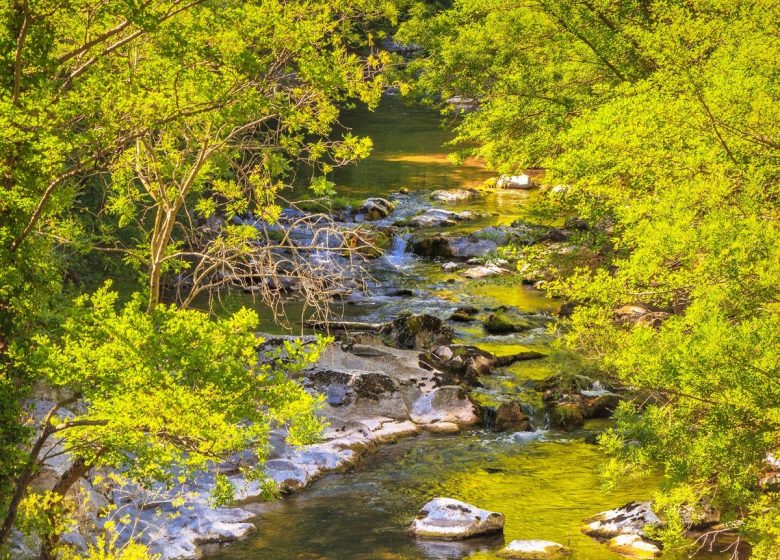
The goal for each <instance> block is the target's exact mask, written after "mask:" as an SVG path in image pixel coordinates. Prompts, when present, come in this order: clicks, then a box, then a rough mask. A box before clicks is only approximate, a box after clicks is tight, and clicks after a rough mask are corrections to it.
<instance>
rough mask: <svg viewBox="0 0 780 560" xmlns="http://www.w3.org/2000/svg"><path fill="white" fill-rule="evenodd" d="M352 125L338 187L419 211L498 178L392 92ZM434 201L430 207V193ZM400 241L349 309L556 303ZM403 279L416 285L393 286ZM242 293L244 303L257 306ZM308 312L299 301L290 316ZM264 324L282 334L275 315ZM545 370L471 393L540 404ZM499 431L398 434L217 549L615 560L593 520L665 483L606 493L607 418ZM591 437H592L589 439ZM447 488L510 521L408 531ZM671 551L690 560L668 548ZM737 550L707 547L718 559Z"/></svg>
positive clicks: (509, 200) (279, 559)
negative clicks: (432, 259) (512, 547)
mask: <svg viewBox="0 0 780 560" xmlns="http://www.w3.org/2000/svg"><path fill="white" fill-rule="evenodd" d="M344 122H345V123H346V124H347V125H349V126H352V127H353V128H354V129H355V132H356V133H358V134H363V135H369V136H371V137H372V138H373V140H374V143H375V146H374V151H373V153H372V155H371V157H370V158H369V159H367V160H366V161H363V162H361V163H360V164H358V165H356V166H353V167H350V168H346V169H342V170H339V171H338V173H337V174H336V175H335V179H336V182H337V186H338V190H339V192H340V194H343V195H347V196H349V197H351V198H355V199H364V198H366V197H369V196H382V197H388V196H391V194H392V193H394V192H396V191H398V190H399V189H402V188H403V189H408V190H409V191H410V193H409V194H408V195H405V196H404V197H400V198H398V199H396V200H398V201H399V202H398V204H399V205H406V206H409V207H412V208H413V207H414V205H415V204H422V202H421V201H423V200H427V196H426V195H427V193H428V192H430V190H432V189H437V188H456V187H468V186H475V185H478V184H480V183H482V182H483V181H484V180H485V179H487V178H489V177H491V176H494V174H493V173H490V172H488V171H486V170H484V169H482V168H481V167H480V166H479V165H477V164H476V163H475V162H467V163H466V164H465V165H462V166H455V165H453V164H452V163H450V161H449V160H448V157H447V156H448V153H449V152H448V150H447V149H446V148H444V147H442V145H443V144H444V143H445V142H446V141H447V140H448V139H449V136H448V134H447V133H445V132H444V131H442V130H441V129H440V127H439V116H438V115H437V114H435V113H434V112H432V111H429V110H426V109H423V108H419V107H406V106H404V105H403V104H402V103H401V102H400V101H399V100H398V99H397V98H394V97H390V98H386V99H385V101H384V102H383V103H382V105H381V106H380V108H379V109H378V110H377V111H375V112H373V113H367V112H366V111H359V110H356V111H353V112H350V113H348V114H347V115H345V118H344ZM534 196H535V194H533V193H528V192H523V191H503V192H497V193H491V194H490V195H488V197H486V198H485V199H483V200H481V201H479V202H478V203H476V204H471V205H469V204H466V205H459V206H458V209H459V210H461V209H467V210H473V211H475V212H479V213H480V214H482V215H483V217H482V218H481V219H480V220H477V221H474V222H469V223H468V224H467V225H464V226H459V227H462V228H466V229H477V228H480V227H484V226H485V225H490V224H505V223H510V222H512V221H513V220H514V219H516V218H518V217H521V216H523V214H524V212H525V210H526V209H527V208H528V207H529V205H531V204H533V201H534ZM428 205H429V206H430V202H428ZM404 247H405V242H404V239H403V238H399V239H398V240H397V242H396V243H395V244H394V247H393V249H392V250H391V251H390V252H389V254H388V255H386V256H385V257H383V258H382V259H379V260H378V262H376V263H375V264H374V268H373V269H372V274H373V275H374V276H375V277H376V278H377V281H378V282H377V283H376V284H375V286H374V289H373V290H372V293H371V294H370V295H368V296H366V297H362V298H358V299H356V300H354V301H351V302H349V303H348V304H346V305H345V306H344V307H343V310H344V312H345V314H346V315H347V316H348V317H352V318H360V319H365V320H385V319H388V318H392V317H394V316H395V315H396V314H397V313H398V312H399V311H401V310H410V311H413V312H417V313H420V312H428V313H434V314H438V315H440V316H442V317H446V316H447V315H448V314H449V313H450V312H451V311H452V309H454V308H455V307H456V306H458V305H464V304H468V305H476V306H481V307H483V308H484V307H490V306H497V305H507V306H514V307H516V308H517V309H519V310H521V311H526V312H539V313H550V312H554V311H555V310H556V308H557V306H558V303H557V302H555V301H553V300H550V299H547V298H546V297H545V295H544V293H542V292H539V291H537V290H534V289H533V288H531V287H528V286H524V285H522V284H521V283H520V282H519V281H517V280H512V279H507V278H505V277H501V278H499V279H487V280H478V281H474V280H466V279H465V278H463V277H462V276H461V275H459V274H458V273H444V272H442V271H441V268H440V266H439V265H438V264H435V263H429V262H424V261H421V260H418V259H416V258H414V257H412V256H411V255H409V254H406V253H405V252H404ZM399 287H403V288H407V289H409V290H411V291H412V295H411V296H409V295H408V294H407V295H405V296H403V297H397V296H393V295H390V294H391V293H392V291H393V290H394V289H397V288H399ZM248 302H249V301H248V300H239V302H237V303H248ZM296 314H299V310H296V311H295V312H294V313H292V314H291V316H294V315H296ZM453 327H454V328H455V329H456V333H457V336H458V337H459V339H460V341H461V342H463V343H467V344H476V345H478V346H480V347H482V348H484V349H486V350H489V351H491V352H493V353H496V354H500V355H502V354H509V353H513V352H517V351H519V350H525V349H544V348H546V346H547V344H548V343H549V338H548V336H546V335H545V334H544V333H543V332H538V331H534V332H531V333H530V334H529V333H520V334H514V335H508V336H485V333H484V332H483V330H482V327H481V325H479V324H477V326H473V325H465V326H464V325H463V324H453ZM264 328H266V330H278V327H276V326H275V325H274V324H273V323H272V321H270V319H269V320H267V321H266V323H265V324H264ZM547 375H549V368H548V366H547V364H545V363H544V361H536V362H533V361H531V362H520V363H518V364H516V365H515V366H512V367H510V368H507V369H506V370H504V371H502V372H500V373H498V374H496V375H494V376H492V377H491V378H490V379H489V380H487V382H486V387H485V388H483V389H480V390H478V391H477V392H476V393H475V395H474V396H475V397H476V398H477V399H478V400H482V401H488V402H489V401H500V400H502V399H505V398H519V399H521V400H523V401H524V402H528V403H533V402H536V401H537V400H538V395H535V394H534V392H533V391H532V390H530V389H529V388H528V387H527V382H528V381H529V380H539V379H543V378H545V377H546V376H547ZM542 423H543V420H542V419H540V418H538V419H537V424H538V425H539V426H537V427H538V428H540V429H538V430H537V431H536V432H524V433H517V434H506V433H504V434H497V433H492V432H488V431H484V430H479V429H478V430H472V431H468V432H466V433H462V434H458V435H450V436H443V435H440V436H434V435H424V436H420V437H415V438H410V439H406V440H402V441H400V442H398V443H396V444H393V445H390V446H387V447H385V448H383V449H381V450H380V451H379V452H377V453H376V454H374V455H371V456H369V457H367V458H366V459H365V460H364V461H362V462H361V463H360V464H359V466H358V467H356V468H355V469H354V470H352V471H351V472H348V473H342V474H332V475H328V476H326V477H324V478H323V479H321V480H319V481H317V482H315V483H314V484H313V485H312V486H311V487H309V488H308V489H306V490H304V491H303V492H302V493H300V494H297V495H293V496H289V497H287V498H285V499H283V500H280V501H278V502H276V503H273V504H262V505H257V506H255V508H256V511H257V512H258V519H257V526H258V531H257V532H256V533H255V534H254V535H252V536H251V537H250V538H249V539H248V540H245V541H242V542H238V543H233V544H231V545H228V546H225V547H221V548H216V549H213V550H210V551H209V552H211V553H212V554H213V555H214V556H213V558H214V559H215V560H238V559H241V560H283V559H284V560H287V559H318V560H320V559H332V560H337V559H338V560H349V559H354V560H362V559H365V560H369V559H388V560H389V559H393V560H400V559H409V560H411V559H415V560H418V559H419V560H423V559H450V558H452V559H455V558H465V557H469V558H471V559H472V560H487V559H495V558H497V556H496V555H495V552H496V551H497V550H498V549H499V548H500V544H501V543H502V542H504V541H506V542H507V543H508V542H509V541H510V540H512V539H521V538H532V539H549V540H553V541H558V542H560V543H562V544H564V545H567V546H569V547H570V548H572V549H573V551H574V553H573V555H572V556H571V558H573V559H575V560H609V559H618V558H621V556H619V555H616V554H613V553H611V552H609V551H608V550H607V549H606V547H605V546H604V545H603V544H600V543H598V542H596V541H594V540H593V539H590V538H588V537H585V536H584V535H582V534H581V533H580V531H579V528H580V526H581V525H582V521H583V519H585V518H586V517H588V516H591V515H593V514H595V513H597V512H600V511H603V510H605V509H609V508H612V507H616V506H619V505H622V504H624V503H626V502H628V501H631V500H641V499H649V498H651V497H652V494H653V490H654V488H655V482H654V480H653V479H652V477H651V478H649V479H648V480H646V481H644V482H632V483H630V484H627V485H624V486H623V487H621V488H619V489H617V490H615V491H611V492H608V491H606V490H605V489H604V488H603V487H602V486H601V482H600V479H599V470H600V466H601V462H602V460H603V457H602V456H601V454H600V452H599V449H598V447H597V446H595V445H593V444H592V443H588V441H592V439H593V438H592V436H593V434H595V433H597V432H598V431H600V430H602V429H603V428H604V427H605V425H606V424H608V421H603V420H601V421H589V422H588V423H587V424H586V425H585V427H584V428H583V429H581V430H578V431H576V432H572V433H568V434H564V433H560V432H555V431H545V430H543V429H541V428H542V426H541V424H542ZM589 436H590V437H589ZM437 496H447V497H453V498H458V499H462V500H465V501H467V502H469V503H472V504H474V505H476V506H479V507H481V508H486V509H490V510H493V511H500V512H502V513H503V514H504V515H505V516H506V527H505V534H504V536H503V537H499V539H498V541H496V539H495V538H494V539H490V540H487V541H485V540H480V539H476V540H470V541H465V542H461V543H436V542H430V541H418V540H413V539H411V538H409V537H408V536H407V534H406V529H407V527H408V526H409V524H410V522H411V520H412V519H413V518H414V516H415V515H416V513H417V511H418V510H419V509H420V507H421V506H422V505H423V504H425V503H426V502H427V501H428V500H429V499H431V498H433V497H437ZM664 557H665V558H678V557H679V558H682V557H685V555H684V554H680V555H678V556H676V555H673V554H666V555H665V556H664ZM726 557H728V555H715V554H709V555H706V558H708V559H713V560H714V559H716V558H726Z"/></svg>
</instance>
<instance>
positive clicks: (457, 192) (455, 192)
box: [431, 189, 482, 203]
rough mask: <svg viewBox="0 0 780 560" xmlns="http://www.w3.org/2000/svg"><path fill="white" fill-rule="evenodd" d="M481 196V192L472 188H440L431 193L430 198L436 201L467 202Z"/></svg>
mask: <svg viewBox="0 0 780 560" xmlns="http://www.w3.org/2000/svg"><path fill="white" fill-rule="evenodd" d="M481 197H482V193H480V192H479V191H477V190H474V189H440V190H437V191H433V192H432V193H431V200H436V201H438V202H450V203H455V202H468V201H472V200H477V199H479V198H481Z"/></svg>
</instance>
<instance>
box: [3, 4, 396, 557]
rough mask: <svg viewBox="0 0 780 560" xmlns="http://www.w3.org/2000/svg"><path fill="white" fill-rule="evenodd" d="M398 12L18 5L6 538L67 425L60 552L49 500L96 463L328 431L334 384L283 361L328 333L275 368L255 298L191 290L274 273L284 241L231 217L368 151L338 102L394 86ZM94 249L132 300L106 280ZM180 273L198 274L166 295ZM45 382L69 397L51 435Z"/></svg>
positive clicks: (6, 360)
mask: <svg viewBox="0 0 780 560" xmlns="http://www.w3.org/2000/svg"><path fill="white" fill-rule="evenodd" d="M395 15H396V7H395V4H394V3H393V2H389V1H384V0H359V1H353V0H350V1H340V0H339V1H335V2H334V1H329V2H325V1H319V0H316V1H294V2H288V1H279V0H262V1H261V0H258V1H228V2H224V1H219V2H217V1H210V0H205V1H204V0H192V1H190V0H164V1H156V0H155V1H152V0H141V1H124V0H117V1H109V2H106V1H102V0H101V1H92V0H83V1H76V2H61V1H49V0H14V1H12V2H4V3H3V5H2V6H0V68H2V70H1V71H0V130H2V134H0V182H2V185H3V188H2V192H0V403H1V404H2V407H1V412H0V414H1V415H2V424H1V425H0V426H1V427H0V431H1V433H0V457H1V459H0V518H2V521H1V522H0V552H2V551H3V550H4V549H5V545H7V542H8V537H9V534H10V532H11V530H12V529H14V528H15V527H16V526H17V525H18V523H17V522H18V521H19V516H18V513H19V510H20V507H21V508H22V509H24V507H25V505H30V504H32V503H33V502H34V500H33V501H30V500H27V501H25V500H26V499H27V498H28V497H29V492H28V490H29V484H30V480H31V477H32V476H33V475H34V474H35V473H36V472H37V471H38V470H39V469H40V468H41V462H42V458H41V456H40V451H41V449H42V448H43V446H44V445H46V444H47V442H49V440H51V439H52V438H55V437H56V438H58V439H59V438H62V439H63V440H64V445H65V448H66V449H67V451H69V452H70V453H71V455H72V456H73V458H74V464H73V467H72V469H69V472H66V473H65V475H63V476H62V477H61V479H60V480H59V481H58V482H57V483H56V484H55V485H54V488H53V489H51V492H50V494H51V495H52V496H53V497H51V498H42V499H41V500H42V501H41V500H39V501H38V503H37V507H38V513H40V512H41V511H43V513H44V518H48V520H47V521H46V523H47V524H48V525H46V524H44V525H45V527H44V529H45V531H44V532H48V535H46V538H44V540H43V545H42V550H41V557H42V558H51V557H53V555H54V554H58V553H60V552H62V551H59V552H58V549H57V547H58V532H59V531H61V527H58V526H57V519H56V515H55V510H56V509H57V508H55V507H53V506H52V507H48V506H51V505H52V504H54V503H55V501H56V500H58V499H59V498H57V497H56V496H57V495H60V496H65V495H66V493H67V491H68V489H69V487H70V486H71V485H72V484H73V482H74V480H75V479H76V478H77V477H78V474H79V472H86V471H87V470H89V469H90V468H92V467H97V466H112V467H116V468H118V469H121V470H122V471H123V472H125V473H126V474H127V475H128V476H131V477H133V478H136V479H138V480H141V481H145V480H159V479H163V480H164V479H165V478H166V477H170V476H171V473H172V472H174V471H175V472H180V473H187V472H190V471H192V470H193V469H196V468H199V467H203V466H204V465H205V464H206V462H208V461H214V460H218V459H224V458H225V457H227V456H229V455H230V454H231V453H234V452H236V451H238V450H240V449H241V450H243V449H247V448H253V449H255V450H256V451H257V453H258V455H259V458H260V459H261V460H262V457H263V450H264V446H265V443H266V440H267V436H268V431H269V429H270V428H271V427H279V426H282V425H287V426H288V428H289V434H290V440H291V441H292V442H294V443H295V442H298V443H300V442H302V441H308V440H310V439H311V438H312V437H315V436H316V434H317V432H318V430H319V429H320V428H321V426H320V423H319V421H318V420H316V418H315V417H314V416H313V413H314V409H315V408H316V399H313V398H312V397H310V396H309V395H308V394H307V393H305V392H304V391H303V390H302V388H301V387H300V386H299V385H298V384H297V383H296V382H294V381H290V379H289V377H288V376H286V375H285V374H289V373H290V372H291V371H294V370H295V369H296V368H298V367H301V366H303V365H305V364H306V363H308V362H309V361H310V360H311V359H313V357H314V356H316V354H317V350H316V348H314V349H313V350H312V351H311V352H308V351H304V350H303V349H302V348H296V347H294V346H293V345H288V348H287V349H286V350H287V359H286V360H285V361H284V362H281V361H278V360H271V361H270V362H268V364H266V365H262V366H261V365H259V364H258V361H257V359H258V357H257V348H258V344H259V341H258V340H257V339H256V338H255V336H254V334H253V333H252V331H253V330H254V329H255V328H256V326H257V316H256V315H255V314H254V313H250V312H247V311H241V312H238V313H236V314H234V315H232V316H231V317H227V318H222V319H217V318H213V317H210V316H208V315H206V314H204V313H202V312H200V311H194V310H189V309H186V308H187V307H189V306H190V304H192V302H193V300H194V299H195V297H196V296H198V295H199V294H201V293H208V292H209V291H211V290H213V289H216V288H218V287H219V286H220V285H222V284H225V283H227V282H230V281H231V280H232V279H233V277H231V276H230V274H229V272H230V271H233V274H234V277H235V278H238V279H240V278H241V277H242V276H241V275H242V274H244V273H247V274H249V273H254V274H257V271H258V270H259V269H262V268H263V267H265V266H269V267H271V269H269V271H267V272H268V274H270V275H273V274H274V273H275V272H274V269H273V266H274V264H275V263H274V262H273V257H274V255H276V254H277V253H278V251H274V250H273V249H274V248H273V247H271V246H270V241H269V239H268V237H267V236H264V232H262V231H261V230H259V229H258V228H254V227H250V226H246V225H242V224H241V223H239V222H238V221H235V220H234V218H236V217H237V216H243V215H247V214H249V213H253V214H255V215H256V216H258V217H261V218H263V219H264V220H265V221H266V222H268V223H273V222H274V220H275V219H276V218H278V215H279V212H280V211H281V208H280V206H278V200H277V197H278V195H279V193H280V191H282V190H283V189H284V188H285V187H286V186H289V185H290V183H291V182H292V180H293V178H294V175H295V173H296V171H297V170H298V169H299V168H300V169H305V170H306V172H307V173H308V175H309V176H308V177H307V178H306V181H307V182H308V183H309V185H310V187H311V188H313V189H315V190H316V191H318V192H322V191H326V190H328V189H329V188H330V183H329V181H328V173H329V172H330V171H331V170H332V168H333V167H335V166H338V165H343V164H346V163H349V162H351V161H354V160H355V159H359V158H361V157H365V155H366V154H367V153H368V151H369V150H370V146H371V144H370V141H369V140H368V139H364V138H357V137H354V136H352V135H350V134H348V133H343V132H342V131H341V130H340V129H339V125H338V114H339V106H340V104H342V103H345V102H348V101H354V100H359V101H362V102H365V103H367V104H369V105H373V104H375V103H376V102H377V101H378V98H379V95H380V94H381V90H382V86H383V78H382V71H383V69H384V67H385V66H386V65H387V63H388V62H389V59H388V57H387V55H386V54H380V53H379V52H378V50H377V49H376V48H375V46H374V44H373V43H374V39H373V35H372V29H374V27H376V26H377V25H379V24H381V23H385V22H391V21H393V20H394V18H395ZM336 132H338V134H336ZM214 220H217V221H216V222H215V221H214ZM250 265H251V266H252V267H253V268H252V269H251V270H249V267H250ZM90 266H92V267H98V268H99V269H103V270H107V271H109V272H111V273H113V274H114V275H115V276H118V277H119V278H120V279H121V280H122V281H123V282H124V283H125V284H126V286H124V289H123V293H122V301H119V300H118V297H117V295H116V293H114V290H113V289H112V288H110V287H109V286H108V285H107V286H106V287H104V288H100V289H98V290H97V291H96V292H94V294H93V295H89V292H90V291H92V290H94V289H96V287H97V285H98V283H97V282H95V281H94V280H95V279H94V277H90V275H89V273H88V272H85V271H86V270H87V269H88V268H89V267H90ZM237 269H238V270H239V272H235V271H236V270H237ZM174 275H181V276H182V277H186V278H187V282H183V283H182V284H181V285H183V286H187V290H186V291H185V292H184V293H174V294H171V293H170V290H169V291H168V293H167V294H166V293H165V288H166V286H169V285H170V284H169V283H168V284H167V283H166V280H171V278H172V277H173V276H174ZM94 276H98V277H99V276H104V274H95V275H94ZM133 292H136V295H131V294H132V293H133ZM171 302H175V303H174V304H173V305H171ZM41 382H42V383H43V384H44V385H45V386H46V387H48V388H50V389H54V391H55V394H56V395H58V398H57V400H56V402H50V403H49V406H50V408H49V410H48V411H47V412H46V413H45V414H44V417H43V418H42V423H41V425H40V431H39V433H37V434H35V433H34V430H33V429H32V428H31V426H30V425H29V424H30V423H31V422H29V420H30V418H29V417H30V411H29V410H28V407H29V401H28V398H29V397H30V396H31V395H35V392H34V391H33V387H34V386H35V384H36V383H41ZM60 397H61V398H60ZM70 409H74V410H75V411H76V412H73V410H70ZM25 423H27V425H25ZM36 438H37V439H36ZM30 439H32V441H33V442H34V443H33V444H32V449H28V448H27V447H28V446H27V442H28V441H29V440H30ZM71 470H72V472H70V471H71ZM223 497H224V496H223ZM47 504H48V505H47ZM33 505H34V504H33ZM22 513H23V514H25V515H28V517H29V515H31V514H33V513H35V512H29V511H28V512H22ZM38 529H41V526H39V527H38ZM104 544H107V545H108V544H111V541H110V539H109V541H107V542H106V543H104ZM109 548H110V547H109V546H107V547H106V550H108V549H109ZM139 550H140V549H137V548H133V549H124V551H119V552H117V555H121V554H124V555H126V556H127V557H130V556H132V557H135V556H134V555H142V551H141V552H139ZM95 554H96V555H98V554H102V552H100V551H98V550H97V549H96V550H95ZM106 554H108V553H106ZM100 557H102V556H100ZM122 557H125V556H122Z"/></svg>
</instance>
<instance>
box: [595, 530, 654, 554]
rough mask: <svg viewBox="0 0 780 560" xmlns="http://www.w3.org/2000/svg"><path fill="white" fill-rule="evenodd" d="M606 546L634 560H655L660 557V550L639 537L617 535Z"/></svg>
mask: <svg viewBox="0 0 780 560" xmlns="http://www.w3.org/2000/svg"><path fill="white" fill-rule="evenodd" d="M607 546H608V547H609V548H610V550H613V551H615V552H617V553H619V554H625V555H628V556H633V557H634V558H655V557H657V556H661V549H660V548H658V547H657V546H656V545H654V544H653V543H651V542H647V541H645V540H643V539H642V537H640V536H639V535H618V536H617V537H614V538H612V539H610V540H609V542H608V543H607Z"/></svg>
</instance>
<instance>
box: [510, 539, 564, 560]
mask: <svg viewBox="0 0 780 560" xmlns="http://www.w3.org/2000/svg"><path fill="white" fill-rule="evenodd" d="M566 554H571V550H569V549H568V548H566V547H565V546H563V545H562V544H558V543H557V542H552V541H541V540H522V541H512V542H511V543H509V544H508V545H507V546H506V547H505V548H503V549H502V550H501V551H500V552H499V553H498V556H500V557H501V558H516V559H522V560H545V559H546V558H559V557H561V556H564V555H566Z"/></svg>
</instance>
